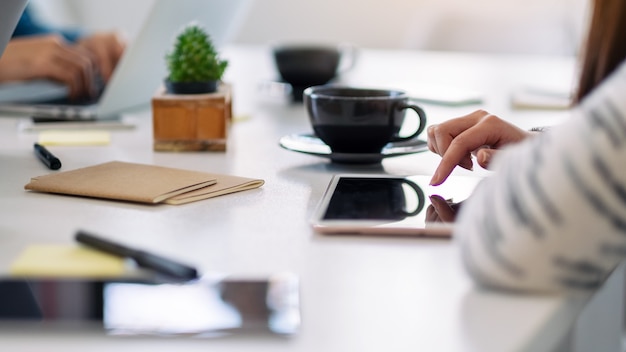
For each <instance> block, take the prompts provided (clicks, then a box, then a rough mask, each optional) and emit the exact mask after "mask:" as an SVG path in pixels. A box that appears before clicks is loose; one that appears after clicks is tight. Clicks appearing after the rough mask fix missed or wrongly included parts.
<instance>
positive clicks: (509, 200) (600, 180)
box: [454, 64, 626, 292]
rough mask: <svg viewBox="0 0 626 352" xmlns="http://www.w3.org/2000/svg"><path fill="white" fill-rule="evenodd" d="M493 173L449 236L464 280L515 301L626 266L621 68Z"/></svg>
mask: <svg viewBox="0 0 626 352" xmlns="http://www.w3.org/2000/svg"><path fill="white" fill-rule="evenodd" d="M493 169H494V171H495V173H494V174H493V175H492V176H490V177H489V178H487V179H486V180H484V181H483V182H482V183H481V185H480V186H479V187H478V188H477V190H476V192H475V193H474V194H473V195H472V197H470V199H468V200H467V201H466V202H465V204H464V205H463V207H462V210H461V212H460V214H459V218H458V222H457V224H456V227H455V230H454V237H455V238H456V240H457V241H458V243H459V245H460V247H461V253H462V257H463V263H464V266H465V268H466V271H467V272H468V273H469V274H470V276H471V277H472V278H473V279H474V280H475V281H476V282H478V283H479V284H481V285H483V286H487V287H492V288H500V289H509V290H517V291H535V292H557V291H566V290H592V289H595V288H597V287H598V286H599V285H601V284H602V283H603V282H604V280H605V279H606V277H607V276H608V275H609V274H610V273H611V271H612V270H613V269H614V268H615V267H616V266H617V265H618V264H619V263H620V261H621V260H623V259H624V258H626V64H622V65H621V67H620V68H618V69H617V70H616V71H615V72H614V73H613V74H612V75H611V76H610V77H609V78H608V79H607V80H605V81H604V82H603V83H602V84H601V85H600V86H599V87H598V88H597V89H596V90H594V92H593V93H592V94H591V95H589V96H588V98H587V99H585V100H584V101H583V102H582V103H581V104H580V105H579V106H578V107H577V108H576V109H575V110H574V112H573V116H572V118H571V119H569V120H568V121H567V122H565V123H563V124H562V125H560V126H558V127H555V128H552V129H550V130H549V131H548V132H544V133H542V134H541V135H540V136H537V137H536V138H532V139H530V140H528V141H525V142H524V143H520V144H518V145H515V146H513V147H511V148H508V149H506V150H503V151H502V152H501V153H499V155H498V157H497V158H496V159H495V160H494V164H493Z"/></svg>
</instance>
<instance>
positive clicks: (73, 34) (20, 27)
mask: <svg viewBox="0 0 626 352" xmlns="http://www.w3.org/2000/svg"><path fill="white" fill-rule="evenodd" d="M51 33H56V34H60V35H62V36H63V37H64V38H65V39H66V40H67V41H70V42H76V41H77V40H78V39H80V37H81V35H82V33H81V31H79V30H76V29H65V28H63V29H59V28H54V27H51V26H48V25H46V24H44V23H41V22H40V21H38V20H37V19H36V18H35V17H34V16H33V15H32V10H31V7H30V5H27V6H26V9H25V10H24V12H23V13H22V17H20V20H19V22H18V23H17V26H16V27H15V30H14V31H13V36H12V37H13V38H15V37H21V36H28V35H39V34H51Z"/></svg>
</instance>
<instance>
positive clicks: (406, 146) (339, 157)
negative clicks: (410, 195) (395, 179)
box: [279, 133, 428, 164]
mask: <svg viewBox="0 0 626 352" xmlns="http://www.w3.org/2000/svg"><path fill="white" fill-rule="evenodd" d="M279 144H280V146H281V147H283V148H285V149H287V150H291V151H294V152H299V153H305V154H311V155H317V156H320V157H323V158H329V159H330V160H331V161H333V162H336V163H344V164H374V163H380V162H381V161H382V160H383V159H384V158H390V157H394V156H400V155H407V154H414V153H420V152H424V151H426V150H428V146H427V145H426V142H425V141H423V140H421V139H417V138H415V139H410V140H408V141H402V142H391V143H388V144H387V145H386V146H384V147H383V150H381V152H380V153H333V152H332V151H331V150H330V147H329V146H328V145H326V144H325V143H324V142H322V141H321V140H320V139H319V138H317V137H315V136H314V135H312V134H306V133H305V134H290V135H287V136H284V137H282V138H281V139H280V141H279Z"/></svg>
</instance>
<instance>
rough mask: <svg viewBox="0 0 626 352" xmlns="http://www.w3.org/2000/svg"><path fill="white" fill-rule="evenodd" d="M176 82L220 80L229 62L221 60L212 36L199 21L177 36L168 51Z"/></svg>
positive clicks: (172, 76)
mask: <svg viewBox="0 0 626 352" xmlns="http://www.w3.org/2000/svg"><path fill="white" fill-rule="evenodd" d="M166 62H167V68H168V71H169V76H168V80H169V81H170V82H172V83H183V82H209V81H219V80H221V78H222V75H223V74H224V71H225V70H226V67H227V66H228V61H226V60H221V59H220V58H219V57H218V53H217V51H216V49H215V47H214V46H213V42H212V41H211V38H210V36H209V35H208V34H207V32H206V31H205V30H204V29H203V28H202V27H201V26H199V25H198V24H190V25H188V26H187V27H185V28H184V29H183V31H182V32H181V33H180V34H179V35H178V36H177V37H176V41H175V42H174V47H173V50H172V51H171V52H169V53H168V54H167V55H166Z"/></svg>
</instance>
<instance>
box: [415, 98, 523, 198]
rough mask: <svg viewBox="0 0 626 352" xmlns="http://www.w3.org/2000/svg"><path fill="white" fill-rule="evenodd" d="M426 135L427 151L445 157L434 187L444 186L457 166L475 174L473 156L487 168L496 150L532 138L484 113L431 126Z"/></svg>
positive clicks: (476, 113) (474, 113) (481, 111)
mask: <svg viewBox="0 0 626 352" xmlns="http://www.w3.org/2000/svg"><path fill="white" fill-rule="evenodd" d="M427 131H428V149H430V150H431V151H432V152H434V153H437V154H439V155H441V157H442V159H441V162H440V163H439V166H438V167H437V170H436V171H435V173H434V175H433V177H432V179H431V181H430V184H431V185H435V186H436V185H440V184H442V183H443V182H444V181H445V180H446V178H448V176H449V175H450V173H451V172H452V170H454V168H455V167H456V166H457V165H459V166H461V167H462V168H465V169H468V170H472V169H473V165H474V164H473V162H472V154H474V155H475V156H476V160H477V161H478V164H479V165H480V166H482V167H484V168H486V167H488V166H489V161H490V160H491V158H492V155H493V154H494V153H495V152H496V150H495V149H498V148H501V147H503V146H505V145H507V144H511V143H517V142H520V141H522V140H524V139H526V138H528V137H529V136H531V135H532V133H531V132H528V131H525V130H523V129H521V128H519V127H516V126H514V125H512V124H510V123H508V122H506V121H504V120H502V119H500V118H498V117H497V116H494V115H491V114H489V113H488V112H486V111H484V110H477V111H475V112H473V113H471V114H469V115H466V116H463V117H459V118H456V119H452V120H448V121H446V122H444V123H441V124H439V125H432V126H430V127H429V128H428V130H427Z"/></svg>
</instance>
